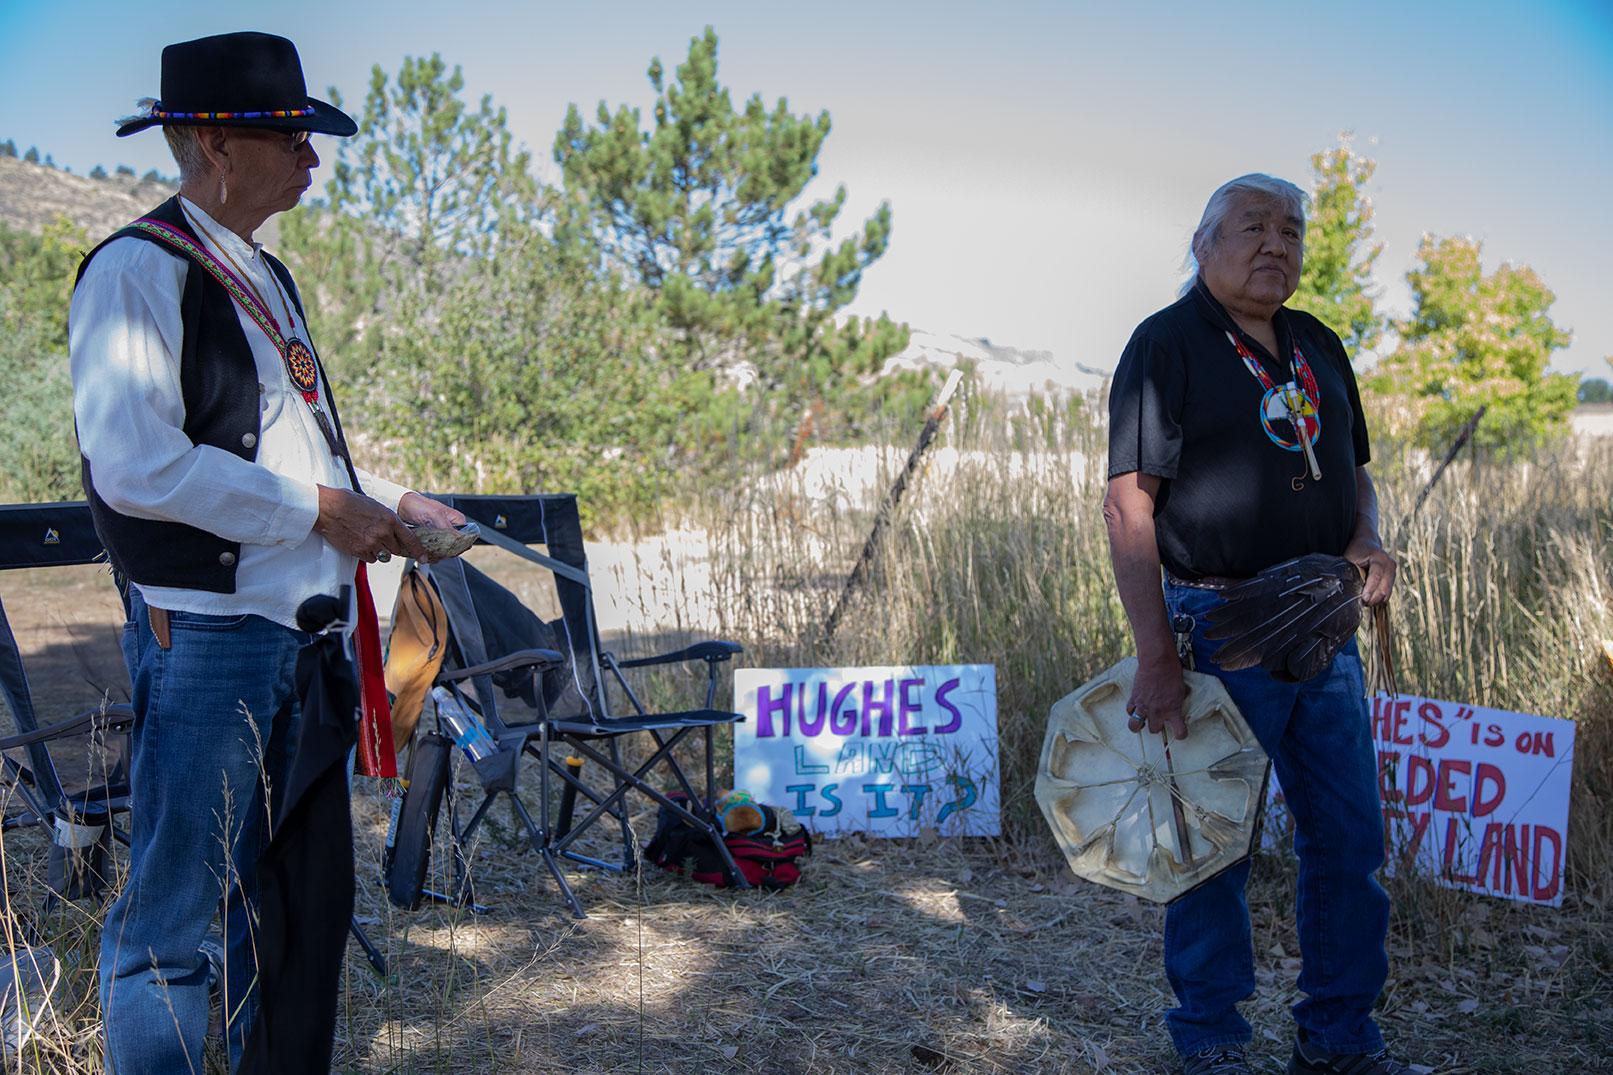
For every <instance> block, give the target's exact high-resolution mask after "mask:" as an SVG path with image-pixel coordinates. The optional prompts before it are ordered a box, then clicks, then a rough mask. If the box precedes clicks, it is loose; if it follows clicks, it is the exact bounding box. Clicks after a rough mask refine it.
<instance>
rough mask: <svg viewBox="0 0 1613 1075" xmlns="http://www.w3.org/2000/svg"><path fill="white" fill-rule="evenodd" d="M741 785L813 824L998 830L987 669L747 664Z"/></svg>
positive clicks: (824, 828)
mask: <svg viewBox="0 0 1613 1075" xmlns="http://www.w3.org/2000/svg"><path fill="white" fill-rule="evenodd" d="M734 697H735V706H736V708H737V709H738V711H739V712H741V713H744V714H745V717H746V719H745V721H744V723H742V724H739V725H736V726H735V728H734V773H735V774H736V775H735V782H736V784H737V786H739V787H741V788H743V789H745V790H746V791H749V792H750V793H751V794H753V795H755V796H756V797H757V798H758V799H760V800H762V801H764V802H769V803H775V804H778V805H780V806H783V807H785V808H786V809H789V810H790V811H792V812H793V813H794V814H795V816H796V817H797V818H799V819H800V820H801V822H802V823H803V824H805V825H807V826H809V827H810V828H812V829H813V830H815V831H817V832H820V833H824V834H828V835H833V834H836V833H844V832H867V833H873V834H875V835H881V836H912V835H915V834H917V833H918V832H919V831H920V830H921V829H924V828H934V829H937V830H939V831H940V832H941V833H942V834H944V835H969V836H996V835H998V833H999V831H1000V829H999V816H998V788H997V678H996V670H995V669H994V668H993V667H992V666H991V665H945V666H936V667H918V668H916V667H911V666H904V667H893V668H775V669H767V668H743V669H740V670H739V671H738V672H737V673H736V674H735V679H734Z"/></svg>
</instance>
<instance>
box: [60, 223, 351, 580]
mask: <svg viewBox="0 0 1613 1075" xmlns="http://www.w3.org/2000/svg"><path fill="white" fill-rule="evenodd" d="M146 217H147V218H149V219H152V220H157V221H161V222H162V223H164V224H167V225H169V226H170V227H172V228H174V229H175V230H177V231H179V232H181V233H183V234H184V235H186V236H188V237H189V238H190V239H191V240H192V241H193V242H195V243H196V244H197V245H198V246H200V245H202V243H201V240H200V239H199V238H198V237H197V236H196V234H195V233H194V232H193V231H192V230H191V227H190V224H189V222H188V221H186V219H185V214H184V212H183V211H182V210H181V209H180V206H179V199H178V197H174V198H170V199H168V200H167V201H165V202H163V203H162V204H161V205H159V206H158V207H157V208H156V209H153V210H152V211H151V212H150V213H147V214H146ZM126 236H132V237H134V238H137V239H142V240H144V241H146V242H151V243H156V244H157V245H158V246H159V247H161V248H162V249H163V250H164V251H165V252H167V253H168V254H170V255H172V256H173V257H177V258H182V259H184V260H185V261H187V262H190V263H191V264H190V265H189V268H188V271H187V272H186V274H185V289H184V293H183V295H182V296H181V298H180V302H179V315H180V321H181V323H182V324H183V326H184V333H185V335H184V342H183V344H182V345H181V351H180V359H179V385H180V391H181V394H182V396H183V398H184V403H185V422H184V425H183V427H182V428H183V429H184V432H185V435H186V436H187V437H189V438H190V439H191V442H192V443H194V444H209V445H212V446H213V447H215V448H219V449H222V450H223V451H226V452H231V453H233V454H234V455H238V456H240V457H241V458H242V459H246V460H255V459H257V455H258V441H259V439H260V437H261V435H262V432H263V430H262V428H261V414H262V411H261V406H260V403H259V390H258V370H257V364H256V362H255V361H254V360H253V358H252V348H251V346H250V345H249V344H248V342H247V338H246V333H245V332H244V331H243V330H242V328H241V322H240V319H239V317H238V316H237V313H236V306H235V300H234V299H232V298H231V297H230V293H229V292H228V291H226V290H225V289H224V285H223V284H220V283H219V282H218V281H217V280H216V279H214V277H213V275H212V273H210V272H208V271H207V270H206V269H204V268H203V267H202V266H201V265H199V264H196V263H195V261H194V259H193V258H191V257H189V256H188V255H186V254H184V253H182V252H181V251H179V250H177V249H176V248H174V247H172V246H170V245H169V244H167V243H164V242H162V241H161V240H160V239H157V238H155V237H154V236H151V235H149V234H147V233H146V232H143V231H140V230H137V229H134V228H124V229H122V230H121V231H118V232H116V233H114V234H113V235H111V236H109V237H108V238H107V239H106V240H105V241H103V242H102V243H101V244H100V246H97V247H96V248H95V249H94V250H91V251H90V252H89V253H88V254H87V255H85V257H84V260H83V262H82V263H80V265H79V267H78V279H79V280H82V279H83V278H84V270H85V269H87V268H88V267H89V264H90V261H91V259H93V258H94V257H95V255H96V254H97V253H99V252H100V250H101V248H102V247H104V246H105V245H106V244H107V243H109V242H111V241H112V240H114V239H120V238H124V237H126ZM264 258H265V260H266V262H267V263H268V265H269V268H270V269H271V270H272V271H273V272H274V274H275V275H276V276H277V277H278V278H279V279H280V282H281V283H282V284H283V285H284V286H285V289H286V293H287V294H289V295H290V296H291V301H292V302H293V303H294V304H295V305H296V307H297V313H298V315H299V316H300V315H301V314H302V302H301V299H300V298H299V297H298V295H297V289H296V286H295V285H294V284H293V283H292V280H291V274H290V273H289V272H288V271H287V270H286V267H285V266H284V265H282V264H280V262H278V261H277V260H275V259H274V258H272V257H270V256H269V255H268V254H267V253H265V254H264ZM75 286H76V283H75ZM320 376H321V378H323V377H324V371H323V370H321V371H320ZM326 385H327V389H328V385H329V382H328V381H327V382H326ZM328 394H329V393H328V391H327V393H326V395H327V397H328ZM326 403H327V406H328V407H329V410H330V412H331V417H332V419H333V420H336V428H337V430H338V431H340V429H341V424H340V420H339V419H336V408H335V403H334V401H332V400H329V399H328V398H327V400H326ZM80 462H81V469H82V475H83V480H84V492H85V494H86V496H87V497H88V499H89V503H90V513H91V515H92V516H93V517H94V519H95V532H96V535H97V536H98V537H99V538H100V539H101V543H102V544H103V545H105V546H106V551H107V555H108V557H109V558H110V559H111V561H112V566H113V567H115V568H116V569H117V570H118V571H119V572H121V573H122V574H123V575H125V576H127V577H128V578H129V579H131V580H132V581H134V582H138V583H142V584H145V585H150V586H172V587H177V588H180V589H187V590H207V591H211V592H213V593H234V592H235V567H236V563H237V561H238V560H239V558H240V555H241V546H240V544H239V543H238V542H234V541H226V540H225V539H224V538H221V537H219V536H218V535H217V534H213V533H209V532H208V531H206V530H202V529H200V528H198V527H194V526H187V525H186V524H184V523H175V522H163V521H158V520H154V519H137V518H134V517H133V516H129V515H123V514H120V513H119V512H116V511H114V510H113V509H112V507H111V506H110V505H108V504H107V502H106V501H105V500H103V499H102V498H101V497H100V495H99V494H98V493H97V492H96V491H95V481H94V477H93V475H92V473H91V468H90V461H89V459H87V458H84V457H83V456H80ZM355 485H356V483H355Z"/></svg>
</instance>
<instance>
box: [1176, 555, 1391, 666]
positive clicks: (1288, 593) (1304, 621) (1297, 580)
mask: <svg viewBox="0 0 1613 1075" xmlns="http://www.w3.org/2000/svg"><path fill="white" fill-rule="evenodd" d="M1361 589H1362V579H1361V572H1360V571H1358V570H1357V569H1356V566H1355V565H1354V564H1352V563H1350V562H1349V561H1348V560H1345V559H1343V558H1342V557H1338V556H1326V555H1323V554H1321V553H1312V554H1311V555H1309V556H1300V557H1297V558H1296V559H1293V560H1286V561H1284V562H1283V563H1280V564H1278V565H1276V566H1275V567H1268V568H1267V569H1266V570H1264V571H1262V572H1261V573H1260V574H1258V575H1256V576H1255V577H1254V578H1252V579H1249V580H1247V581H1245V582H1240V583H1238V584H1237V585H1236V586H1230V587H1228V588H1227V589H1226V590H1223V591H1222V593H1221V596H1222V597H1224V598H1225V599H1226V603H1225V604H1223V605H1220V606H1218V607H1216V608H1215V609H1213V610H1212V611H1211V612H1210V613H1209V615H1208V617H1207V618H1208V620H1209V622H1210V629H1209V630H1208V631H1206V632H1205V634H1204V637H1205V638H1208V639H1211V640H1214V641H1220V642H1222V645H1221V648H1220V649H1218V650H1216V652H1215V657H1214V659H1215V663H1216V664H1217V665H1219V666H1220V667H1221V668H1222V669H1223V670H1224V671H1227V672H1236V671H1238V670H1239V669H1243V668H1253V667H1255V666H1256V665H1259V666H1260V667H1261V668H1264V669H1265V670H1266V671H1267V672H1269V673H1271V675H1272V677H1273V678H1274V679H1279V680H1282V681H1283V682H1285V683H1299V682H1303V681H1304V680H1307V679H1310V678H1311V677H1312V676H1315V675H1318V674H1319V673H1321V672H1322V671H1323V670H1324V669H1325V668H1327V666H1328V665H1329V664H1330V663H1332V661H1333V657H1334V656H1335V655H1336V654H1337V653H1338V651H1339V650H1340V649H1342V648H1343V647H1344V644H1345V643H1346V642H1348V641H1349V640H1350V639H1351V638H1353V637H1354V636H1355V630H1356V628H1357V627H1358V626H1360V624H1361Z"/></svg>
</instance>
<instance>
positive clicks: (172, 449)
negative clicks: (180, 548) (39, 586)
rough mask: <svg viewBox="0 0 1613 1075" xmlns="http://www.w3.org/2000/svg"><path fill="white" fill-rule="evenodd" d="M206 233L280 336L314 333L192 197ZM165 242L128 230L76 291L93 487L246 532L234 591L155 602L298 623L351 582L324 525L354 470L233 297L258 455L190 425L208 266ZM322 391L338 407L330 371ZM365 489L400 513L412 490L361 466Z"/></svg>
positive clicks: (267, 273)
mask: <svg viewBox="0 0 1613 1075" xmlns="http://www.w3.org/2000/svg"><path fill="white" fill-rule="evenodd" d="M181 203H182V204H183V206H184V208H185V211H186V212H187V213H188V214H189V215H190V218H191V220H192V221H194V222H196V223H198V224H199V225H200V227H198V228H197V229H196V231H197V233H198V238H200V239H201V241H202V242H203V244H205V245H206V246H207V248H208V251H209V252H210V253H212V254H213V255H214V256H215V257H218V258H219V260H221V261H222V262H224V264H225V265H227V266H229V265H231V262H230V259H229V258H226V257H224V253H225V252H226V251H227V252H228V253H229V255H230V257H233V258H234V266H232V267H239V268H241V269H244V270H245V274H246V277H247V279H248V280H249V281H250V282H251V283H252V285H253V286H254V287H256V288H257V289H258V292H259V294H260V295H262V296H263V298H264V300H265V301H266V303H267V306H268V309H269V311H270V312H271V313H272V314H273V315H274V317H275V318H276V319H277V320H278V321H279V322H280V326H281V333H282V335H283V336H285V337H286V338H287V339H290V338H291V337H293V336H296V337H299V338H301V339H303V340H305V341H307V340H309V338H310V337H309V332H308V326H307V325H306V324H305V323H304V322H303V320H302V318H300V317H298V316H297V311H296V308H295V307H294V306H291V305H290V304H289V303H287V302H286V301H285V299H284V297H283V296H282V295H281V293H280V291H279V289H278V288H277V286H276V283H275V280H274V278H273V276H272V270H271V269H270V268H269V266H268V263H267V262H266V261H265V260H264V258H263V257H262V256H261V251H262V249H263V248H262V245H261V244H259V243H248V242H246V241H245V240H243V239H242V238H241V237H240V236H238V235H236V234H235V233H234V232H232V231H230V230H229V229H227V228H225V227H224V226H223V225H221V224H219V223H218V222H216V221H215V220H213V219H212V218H211V217H210V216H208V215H207V214H206V213H204V212H203V211H202V210H201V209H200V208H199V207H198V206H197V205H196V204H195V203H193V202H191V201H189V200H187V199H181ZM202 271H204V270H202V269H200V268H195V267H193V266H192V265H191V264H190V262H189V261H188V260H187V259H184V258H181V257H178V256H176V255H175V254H174V253H171V252H169V251H168V250H166V249H165V248H163V247H161V246H158V245H157V244H156V243H152V242H148V241H146V240H144V239H135V238H129V237H125V238H122V239H118V240H116V241H114V242H111V243H108V244H107V245H106V246H105V247H104V248H102V250H101V251H100V253H98V254H96V255H95V259H94V260H93V261H91V262H90V266H89V268H88V269H87V270H86V271H85V273H84V278H83V279H82V280H81V281H80V282H79V285H78V289H77V290H76V291H75V292H74V294H73V303H72V307H71V309H70V311H69V315H68V348H69V356H70V361H71V365H72V373H73V414H74V417H75V418H76V419H77V422H78V437H79V447H80V449H81V450H82V451H83V453H84V455H85V456H86V458H88V459H89V461H90V466H91V468H92V470H93V472H94V478H95V491H96V492H97V493H98V494H100V496H101V498H102V499H103V500H105V501H106V502H107V504H108V505H110V506H111V507H112V509H113V510H114V511H117V512H120V513H121V514H124V515H130V516H133V517H135V518H140V519H159V520H166V521H169V522H178V523H186V524H188V525H190V526H194V527H197V528H199V529H202V530H206V531H208V532H210V533H213V534H217V535H218V536H219V537H221V538H225V539H226V540H229V541H236V542H240V543H241V553H240V557H239V560H238V562H237V563H236V569H235V592H234V593H227V594H226V593H211V592H208V591H205V590H187V589H176V588H173V587H167V586H141V587H140V593H141V596H142V597H144V598H145V600H146V602H147V604H149V605H153V606H155V607H157V608H165V609H170V610H176V611H185V612H201V613H211V614H214V615H225V616H229V615H241V614H243V613H253V614H256V615H259V616H263V617H265V618H267V619H270V620H273V621H275V622H276V623H281V624H285V625H286V626H288V627H289V626H294V625H295V624H296V616H297V606H298V605H300V604H301V603H302V602H303V600H304V599H305V598H308V597H311V596H313V595H314V594H318V593H336V592H338V590H339V589H340V587H342V586H344V585H348V584H350V583H351V582H352V581H353V572H354V569H355V566H356V563H357V562H356V561H355V560H354V559H353V558H352V557H351V556H347V555H345V554H344V553H341V552H338V551H337V550H336V549H335V548H334V547H332V546H331V545H330V544H328V543H327V542H326V541H325V540H324V539H323V538H322V537H320V536H319V535H318V534H316V533H314V532H313V526H314V522H315V521H316V520H317V519H318V517H319V492H318V489H317V486H320V485H327V486H331V487H334V488H339V489H348V488H351V487H352V483H351V482H350V481H349V480H348V476H347V469H346V467H345V466H344V465H343V464H342V463H341V462H340V461H339V460H337V459H336V458H335V457H334V456H332V454H331V451H330V448H329V446H328V445H327V444H326V442H325V438H324V436H323V435H322V434H321V433H320V431H319V427H318V425H317V424H316V423H315V421H314V416H313V414H312V413H311V412H310V411H309V409H308V405H307V404H306V403H305V402H304V401H303V398H302V396H301V394H299V393H298V392H297V390H296V389H295V388H294V387H293V386H292V384H291V380H290V377H289V375H288V374H287V373H286V368H285V364H284V362H283V361H282V359H281V357H280V353H279V352H278V351H276V350H275V347H274V344H273V343H271V342H270V340H269V337H268V335H267V334H265V333H264V331H263V330H262V329H261V328H259V327H258V325H257V323H256V322H255V321H253V320H252V318H251V317H250V316H249V315H248V314H247V313H246V312H245V311H244V310H242V309H241V308H240V306H239V304H236V315H237V316H238V317H239V319H240V322H241V330H242V331H243V332H244V333H245V334H246V339H247V343H248V344H249V345H250V346H251V348H252V358H253V361H254V363H255V364H256V366H257V375H258V385H257V388H258V398H259V405H260V406H261V408H262V411H263V413H262V428H261V430H260V432H259V434H258V438H259V439H258V445H257V459H256V460H255V461H248V460H245V459H242V458H241V457H239V456H237V455H234V454H232V453H230V452H227V451H224V450H222V449H219V448H215V447H212V446H210V445H198V444H193V443H191V440H190V438H189V437H187V436H186V435H185V432H184V429H183V426H184V421H185V404H184V399H183V396H182V395H181V392H180V382H179V356H180V344H181V340H182V337H183V335H184V329H183V326H182V324H181V322H180V312H179V304H180V298H181V296H182V295H183V293H184V288H185V278H186V273H187V272H202ZM319 396H320V402H321V404H322V406H324V407H325V409H326V410H327V412H328V411H329V405H328V402H327V401H328V400H329V398H330V397H329V394H328V390H327V388H326V386H325V384H324V381H323V379H321V381H320V384H319ZM359 480H360V481H361V482H362V483H363V485H364V491H365V493H367V494H368V495H369V496H372V497H374V498H375V499H376V500H378V501H380V502H381V503H382V504H384V505H386V506H387V507H388V508H391V509H392V510H394V511H395V510H397V506H398V501H399V500H400V499H401V498H402V497H403V496H404V494H405V493H407V492H408V490H407V489H405V488H404V487H403V486H400V485H397V484H395V483H393V482H389V481H386V480H384V479H381V478H376V477H374V476H371V475H369V474H366V473H365V472H363V471H360V472H359Z"/></svg>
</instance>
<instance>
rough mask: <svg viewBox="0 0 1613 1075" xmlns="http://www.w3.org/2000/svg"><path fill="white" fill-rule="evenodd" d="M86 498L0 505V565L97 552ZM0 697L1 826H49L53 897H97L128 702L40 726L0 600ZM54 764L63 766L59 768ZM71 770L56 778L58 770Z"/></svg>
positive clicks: (120, 791)
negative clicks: (4, 713)
mask: <svg viewBox="0 0 1613 1075" xmlns="http://www.w3.org/2000/svg"><path fill="white" fill-rule="evenodd" d="M105 556H106V554H105V552H104V551H103V550H102V548H101V542H100V539H99V538H97V537H96V536H95V524H94V522H93V520H92V519H91V517H90V509H89V505H88V504H86V503H84V501H82V500H75V501H63V502H59V503H52V504H7V505H0V571H4V570H10V569H22V568H37V567H66V566H72V565H81V564H93V563H100V562H103V561H104V560H105ZM0 701H3V702H4V703H5V707H6V708H7V709H9V710H10V711H11V715H12V719H13V720H14V721H15V722H16V734H14V735H9V736H6V737H5V738H3V739H0V765H3V772H4V782H5V783H6V784H7V785H9V786H10V787H11V788H13V789H14V790H15V797H16V800H17V802H18V803H19V804H20V809H16V810H15V812H13V811H12V810H10V809H8V811H7V812H6V815H5V819H4V822H3V823H0V827H3V831H7V832H9V831H11V830H12V829H15V828H20V827H26V826H30V825H46V826H48V827H49V828H50V832H51V840H52V854H51V865H50V879H49V885H50V889H51V892H50V896H49V897H48V898H49V899H51V900H54V899H56V898H58V897H60V898H65V899H77V898H79V897H80V896H86V895H97V894H99V891H100V888H101V886H102V885H103V884H105V883H108V882H110V881H111V880H112V878H111V877H110V876H107V874H109V872H110V871H109V869H108V868H107V867H106V866H105V862H106V851H107V849H108V848H109V847H110V841H111V839H116V840H117V841H118V842H119V843H121V844H123V845H124V846H128V843H129V834H128V832H127V830H126V829H123V828H121V827H119V825H118V824H117V823H116V821H117V818H118V817H119V816H120V815H122V814H126V813H127V812H128V810H129V805H130V804H129V770H128V756H129V751H128V732H129V728H130V727H131V726H132V725H133V723H134V710H132V709H131V708H130V707H129V706H127V705H124V704H118V703H111V702H109V701H108V702H104V703H103V704H102V705H100V706H98V707H96V708H93V709H88V710H84V711H82V712H79V713H78V714H76V715H75V716H72V717H70V718H68V719H66V720H62V721H58V722H56V723H54V724H45V725H42V724H40V722H39V716H38V712H37V710H36V709H35V706H34V697H33V693H32V692H31V690H30V689H29V684H28V676H27V673H26V672H25V671H24V669H23V663H22V652H21V649H20V648H19V646H18V645H17V639H16V636H15V635H14V634H13V633H12V630H11V624H10V621H9V620H8V619H7V618H6V614H5V607H4V605H3V604H0ZM58 762H61V763H62V766H61V767H60V768H59V767H58ZM64 768H65V769H66V770H67V771H68V772H69V773H70V774H71V777H70V778H69V779H67V780H64V779H63V777H62V775H61V774H62V770H63V769H64ZM352 931H353V936H354V939H355V940H357V941H358V942H359V945H360V946H361V947H362V948H363V949H364V954H365V956H366V958H368V960H369V961H370V965H371V966H373V967H374V968H375V970H376V972H377V973H379V974H383V975H384V974H385V973H386V960H385V958H384V957H383V956H382V954H381V952H380V950H379V949H377V948H376V947H375V945H374V943H373V942H372V941H371V940H370V938H369V937H368V936H367V935H366V934H365V933H364V931H363V930H362V929H361V928H360V927H359V925H358V923H357V922H356V921H355V922H354V923H353V924H352Z"/></svg>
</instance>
